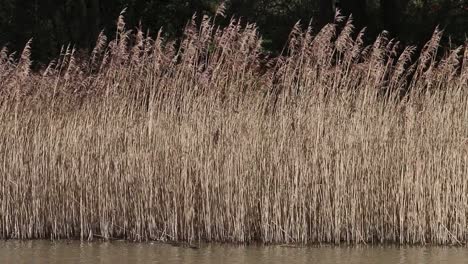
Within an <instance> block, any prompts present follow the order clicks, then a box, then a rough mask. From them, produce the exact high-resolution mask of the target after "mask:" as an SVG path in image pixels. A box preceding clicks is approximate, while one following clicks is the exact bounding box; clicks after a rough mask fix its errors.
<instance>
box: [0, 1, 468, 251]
mask: <svg viewBox="0 0 468 264" xmlns="http://www.w3.org/2000/svg"><path fill="white" fill-rule="evenodd" d="M218 14H219V15H223V11H222V10H220V12H218ZM194 21H195V18H194V20H193V21H191V22H190V23H188V24H187V27H186V29H185V35H184V37H183V38H182V39H181V40H180V41H178V42H171V41H168V40H165V39H163V38H162V37H161V36H162V34H161V33H159V34H158V35H157V37H156V38H151V37H150V36H148V35H146V34H144V33H143V32H141V30H139V29H137V30H135V31H128V30H127V29H126V27H125V22H124V18H123V14H122V15H121V16H120V17H119V20H118V25H117V32H116V35H115V39H113V40H111V41H110V42H108V39H107V37H106V36H104V35H103V34H101V35H100V36H99V38H98V40H97V44H96V48H95V49H94V50H93V51H92V53H91V54H90V56H89V58H83V57H80V56H77V52H76V50H75V49H74V48H73V47H72V46H70V45H69V46H68V47H64V48H63V49H62V52H61V54H60V56H59V57H58V58H57V60H55V61H53V62H51V63H50V65H49V66H48V67H47V69H44V70H43V71H41V72H39V73H38V72H31V71H30V70H29V69H30V65H31V61H30V47H31V45H34V41H32V42H29V43H28V44H27V45H26V47H25V49H24V51H23V52H22V54H20V55H18V56H16V55H11V53H10V52H9V51H8V50H6V49H2V51H1V52H0V109H1V111H0V140H1V144H0V238H20V239H31V238H53V239H56V238H81V239H93V238H96V237H97V238H101V237H103V238H106V239H110V238H124V239H129V240H137V241H142V240H143V241H144V240H162V241H166V240H171V241H181V240H184V241H196V240H202V241H224V242H241V243H247V242H253V241H260V242H266V243H314V242H331V243H341V242H348V243H361V242H365V243H368V242H374V243H377V242H396V243H410V244H413V243H436V244H439V243H440V244H449V243H456V244H461V243H465V242H467V241H468V226H467V220H468V177H467V173H468V155H467V152H468V145H467V144H468V123H467V122H466V121H467V120H468V89H467V88H468V87H467V80H468V49H467V48H466V47H459V48H455V49H453V50H451V51H448V52H446V53H445V54H441V52H440V49H439V41H440V38H441V34H442V33H441V31H439V30H436V31H435V32H434V36H433V37H432V39H431V40H430V41H429V42H428V43H427V45H426V46H424V48H423V49H422V51H421V54H420V55H419V56H417V55H416V54H414V53H415V50H416V49H415V48H414V47H406V48H405V47H400V45H399V44H398V42H397V41H395V40H389V39H387V37H386V33H385V32H383V33H382V34H381V35H380V36H379V37H378V38H377V39H376V41H375V42H374V43H373V44H372V45H370V46H364V44H363V43H364V41H363V35H364V33H363V32H364V31H362V32H361V33H360V34H358V35H357V37H354V34H353V32H355V31H356V30H355V29H354V28H353V25H352V19H351V18H349V19H348V20H344V18H343V17H340V16H339V15H337V17H336V23H334V24H329V25H327V26H325V27H324V28H323V29H322V30H321V31H320V32H319V33H318V34H317V35H315V36H313V35H312V33H311V32H312V29H311V28H310V27H309V28H308V29H306V30H302V27H301V25H300V24H297V25H296V26H295V27H294V29H293V31H292V33H291V37H290V40H289V44H288V48H287V49H286V50H285V51H284V53H283V54H282V55H281V56H279V57H275V58H267V57H265V56H263V52H262V49H261V43H262V40H261V37H260V36H259V34H258V33H257V29H256V27H255V25H251V24H248V25H244V26H243V25H242V24H241V23H240V22H239V21H237V20H234V19H233V20H232V21H231V23H230V24H229V25H228V26H227V27H226V28H217V27H215V26H214V25H213V23H212V19H210V18H208V17H204V18H203V19H202V22H201V24H200V25H197V24H196V23H195V22H194ZM15 58H20V59H18V60H17V59H15Z"/></svg>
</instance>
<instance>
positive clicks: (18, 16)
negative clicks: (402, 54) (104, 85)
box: [0, 0, 468, 61]
mask: <svg viewBox="0 0 468 264" xmlns="http://www.w3.org/2000/svg"><path fill="white" fill-rule="evenodd" d="M219 3H220V0H191V1H188V0H1V4H0V47H1V46H3V45H7V46H8V47H9V49H11V50H20V49H21V48H22V47H23V46H24V44H25V43H26V42H27V40H29V39H30V38H33V39H34V41H33V43H34V44H33V56H34V59H35V60H36V61H47V60H49V59H50V58H53V57H56V56H57V53H58V51H59V50H60V48H61V46H62V45H66V44H68V43H71V44H73V45H76V46H77V47H78V48H80V49H82V50H83V51H86V50H89V49H90V48H91V47H92V46H93V45H94V42H95V39H96V36H97V35H98V34H99V32H100V31H101V30H103V29H104V30H106V33H107V34H108V35H110V34H112V31H113V30H114V24H115V20H116V18H117V17H118V15H119V13H120V11H121V10H122V9H124V8H125V7H126V8H127V11H126V15H125V17H126V22H127V23H128V25H130V28H132V27H136V26H138V25H139V22H140V21H141V22H142V24H143V26H144V30H145V31H146V30H148V29H151V30H152V32H153V34H155V31H157V30H159V28H161V27H163V28H164V32H165V34H166V35H167V36H169V37H175V36H177V35H178V34H180V33H181V32H182V31H183V28H184V25H185V24H186V22H187V21H188V19H190V17H191V16H192V15H193V14H194V13H195V12H196V13H197V14H199V17H201V15H202V14H208V15H212V14H213V13H214V12H215V10H216V8H217V6H218V5H219ZM335 8H339V9H340V10H342V13H343V14H344V15H349V14H353V17H354V21H355V25H356V27H357V28H358V29H360V28H362V27H364V26H367V31H368V33H369V36H373V35H376V34H378V33H379V32H380V31H381V30H387V31H389V32H390V36H392V37H398V39H399V40H401V41H403V42H405V43H407V44H410V43H414V44H420V43H422V42H423V41H425V40H427V38H428V37H429V36H430V34H431V32H432V31H433V29H434V28H435V27H436V26H437V25H440V27H441V28H442V29H444V30H445V33H446V36H450V41H451V42H452V43H457V44H458V43H462V42H464V41H465V38H466V33H467V32H468V0H231V1H229V3H228V4H227V11H226V13H227V14H226V15H227V17H228V18H229V17H230V16H233V15H235V16H237V17H242V18H243V19H244V21H249V22H256V23H257V25H258V26H259V28H260V32H261V33H262V35H263V36H264V39H265V48H266V49H268V50H270V51H272V52H277V51H279V50H281V48H282V47H283V45H284V43H285V41H286V39H287V37H288V34H289V32H290V30H291V27H292V26H293V25H294V23H295V22H297V21H298V20H302V22H303V23H304V24H307V23H309V21H312V23H313V25H314V26H315V28H316V29H319V28H320V27H321V26H323V25H324V24H326V23H328V22H330V21H332V20H333V16H334V12H335V11H334V10H335ZM228 18H227V19H224V21H222V20H219V21H218V23H227V22H228Z"/></svg>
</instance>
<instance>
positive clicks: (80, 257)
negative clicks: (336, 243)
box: [0, 241, 468, 264]
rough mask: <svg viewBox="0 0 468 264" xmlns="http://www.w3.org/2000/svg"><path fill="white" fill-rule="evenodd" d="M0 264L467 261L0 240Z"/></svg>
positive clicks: (407, 252)
mask: <svg viewBox="0 0 468 264" xmlns="http://www.w3.org/2000/svg"><path fill="white" fill-rule="evenodd" d="M0 263H15V264H22V263H28V264H29V263H51V264H55V263H56V264H59V263H60V264H61V263H86V264H88V263H89V264H107V263H109V264H117V263H136V264H138V263H145V264H146V263H167V264H172V263H187V264H191V263H193V264H195V263H197V264H198V263H207V264H211V263H213V264H215V263H216V264H218V263H227V264H237V263H255V264H267V263H268V264H270V263H278V264H279V263H281V264H282V263H291V264H293V263H323V264H335V263H351V264H353V263H356V264H357V263H359V264H361V263H363V264H366V263H369V264H370V263H372V264H374V263H382V264H387V263H388V264H390V263H391V264H394V263H418V264H419V263H434V264H435V263H437V264H439V263H468V250H467V249H465V248H456V247H395V246H382V247H380V246H374V247H368V246H353V247H332V246H321V247H307V248H291V247H281V246H225V245H205V246H201V247H200V248H199V249H191V248H183V247H173V246H169V245H162V244H158V243H138V244H137V243H126V242H112V243H107V242H93V243H86V242H82V243H81V242H49V241H26V242H20V241H7V242H4V241H0Z"/></svg>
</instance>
